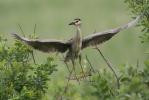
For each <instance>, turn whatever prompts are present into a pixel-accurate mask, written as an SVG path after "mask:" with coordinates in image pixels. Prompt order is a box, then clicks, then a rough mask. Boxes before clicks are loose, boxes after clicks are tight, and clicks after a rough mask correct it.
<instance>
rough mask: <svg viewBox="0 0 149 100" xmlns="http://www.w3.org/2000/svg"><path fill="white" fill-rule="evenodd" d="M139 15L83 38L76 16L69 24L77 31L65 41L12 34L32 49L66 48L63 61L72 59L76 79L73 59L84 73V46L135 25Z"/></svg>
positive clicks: (96, 43) (59, 50)
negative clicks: (123, 23)
mask: <svg viewBox="0 0 149 100" xmlns="http://www.w3.org/2000/svg"><path fill="white" fill-rule="evenodd" d="M140 17H141V15H140V16H138V17H137V18H136V19H135V20H134V21H132V22H130V23H128V24H125V25H123V26H121V27H118V28H115V29H110V30H106V31H102V32H99V33H95V34H91V35H89V36H86V37H84V38H82V34H81V24H82V22H81V20H80V19H79V18H76V19H74V20H73V22H71V23H70V24H69V25H75V26H76V27H77V32H76V34H75V36H74V37H73V38H72V39H70V40H67V41H64V40H56V39H45V40H38V39H28V38H25V37H20V36H19V35H17V34H16V33H15V32H14V31H12V34H13V36H14V37H15V38H16V39H18V40H21V41H24V42H25V43H26V44H28V45H30V46H31V47H33V48H34V49H37V50H40V51H42V52H45V53H51V52H52V53H53V52H61V53H64V52H66V51H67V50H68V52H67V54H66V57H65V60H64V61H65V62H68V61H70V60H71V61H72V64H73V69H74V73H75V77H76V79H77V81H78V76H77V75H76V72H75V62H74V61H75V59H77V58H79V64H80V66H81V69H82V73H83V74H85V72H84V71H83V68H82V65H81V53H82V50H83V49H84V48H86V47H89V46H95V45H98V44H101V43H103V42H105V41H107V40H109V39H111V37H112V36H114V35H115V34H117V33H118V32H119V31H121V30H123V29H126V28H129V27H131V26H133V25H135V24H136V23H137V22H138V20H139V19H140Z"/></svg>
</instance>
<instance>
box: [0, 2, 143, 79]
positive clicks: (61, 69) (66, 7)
mask: <svg viewBox="0 0 149 100" xmlns="http://www.w3.org/2000/svg"><path fill="white" fill-rule="evenodd" d="M134 16H136V15H131V12H130V11H128V10H127V5H126V4H125V3H124V1H123V0H115V1H112V0H84V1H83V0H82V1H81V0H42V1H41V0H0V33H2V34H5V38H7V39H9V41H10V42H12V41H14V38H13V37H12V35H11V34H10V32H11V30H14V31H15V32H16V33H18V34H19V35H21V36H22V32H21V30H20V28H19V26H18V23H19V24H20V25H21V27H22V29H23V32H24V33H25V35H26V37H28V35H29V34H31V33H33V32H34V25H35V23H36V33H35V34H36V35H37V36H39V38H40V39H45V38H48V39H66V40H67V39H70V38H71V37H73V36H74V34H75V33H76V27H75V26H69V25H68V24H69V23H70V22H71V21H72V20H73V19H74V18H80V19H81V20H82V23H83V24H82V35H83V37H85V36H87V35H90V34H92V33H93V32H94V31H95V30H96V32H100V31H103V30H107V29H112V28H116V27H119V26H121V25H124V24H126V23H129V22H131V21H132V20H134V19H133V18H132V17H134ZM141 34H142V33H141V27H137V28H136V27H131V28H129V29H126V30H123V31H121V32H120V33H119V34H117V35H116V36H114V37H113V38H112V39H111V40H109V41H107V42H105V43H103V44H101V45H100V46H99V48H100V50H101V51H102V53H103V54H104V56H105V57H106V58H107V59H108V60H109V61H110V63H111V65H112V67H113V68H114V69H115V70H116V69H117V68H118V67H120V66H121V65H122V64H124V63H130V64H131V65H132V66H136V65H137V59H139V65H140V68H141V67H143V66H144V61H145V59H146V56H145V44H141V43H140V39H139V37H138V36H140V35H141ZM34 54H35V60H36V62H38V63H42V62H45V61H46V58H47V57H49V56H51V57H54V56H55V54H45V53H41V52H39V51H35V52H34ZM64 55H65V54H64ZM86 55H87V56H88V58H89V60H90V62H91V63H92V65H93V66H94V67H95V69H97V70H100V69H101V68H106V69H108V70H109V68H108V66H107V65H106V63H105V62H104V60H103V59H102V57H101V56H100V54H99V53H98V51H97V50H95V49H93V47H89V48H86V49H84V50H83V56H82V63H83V65H84V66H85V65H86V66H87V67H85V68H84V69H88V67H89V66H88V64H87V63H86V58H85V56H86ZM59 56H61V54H59ZM61 57H62V56H61ZM32 62H33V60H32ZM55 63H56V64H57V65H58V66H57V69H58V72H56V73H54V74H53V75H52V76H54V78H52V79H51V80H53V81H56V80H64V78H65V76H67V75H68V71H67V68H66V67H65V64H64V63H63V62H62V61H59V60H56V61H55ZM68 64H69V66H70V67H71V68H72V64H71V63H68ZM76 67H77V70H78V71H77V72H78V73H79V72H80V70H79V69H80V66H79V65H78V61H77V65H76ZM59 75H61V77H59ZM55 77H59V78H58V79H56V78H55ZM63 82H64V81H63Z"/></svg>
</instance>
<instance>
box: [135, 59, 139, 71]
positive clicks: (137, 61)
mask: <svg viewBox="0 0 149 100" xmlns="http://www.w3.org/2000/svg"><path fill="white" fill-rule="evenodd" d="M138 68H139V59H137V69H136V74H137V73H138Z"/></svg>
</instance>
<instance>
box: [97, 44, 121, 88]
mask: <svg viewBox="0 0 149 100" xmlns="http://www.w3.org/2000/svg"><path fill="white" fill-rule="evenodd" d="M94 49H96V50H98V52H99V53H100V55H101V56H102V58H103V59H104V61H105V62H106V63H107V65H108V66H109V68H110V69H111V70H112V72H113V73H114V75H115V77H116V80H117V85H118V89H119V88H120V82H119V78H118V76H117V74H116V72H115V71H114V69H113V68H112V66H111V64H110V63H109V61H108V60H107V59H106V58H105V57H104V55H103V54H102V52H101V51H100V49H99V48H98V47H97V46H95V48H94Z"/></svg>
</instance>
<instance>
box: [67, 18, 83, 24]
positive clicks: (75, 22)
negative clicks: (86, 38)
mask: <svg viewBox="0 0 149 100" xmlns="http://www.w3.org/2000/svg"><path fill="white" fill-rule="evenodd" d="M81 24H82V22H81V19H79V18H76V19H74V20H73V21H72V22H71V23H69V25H76V26H78V25H81Z"/></svg>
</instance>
